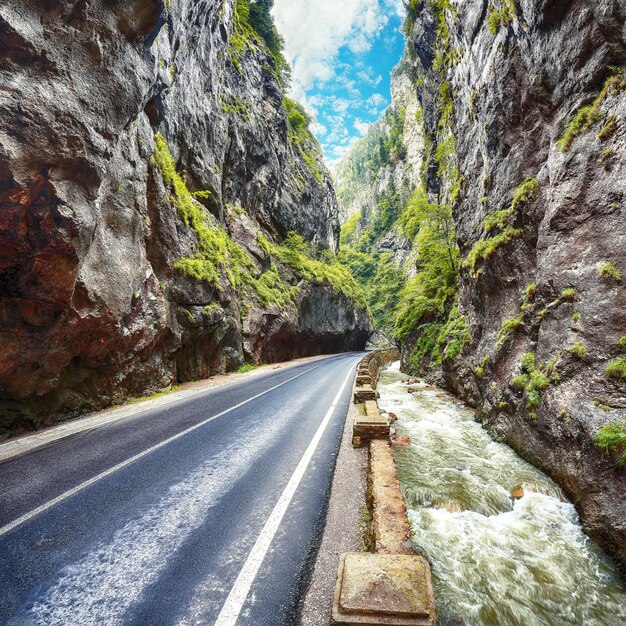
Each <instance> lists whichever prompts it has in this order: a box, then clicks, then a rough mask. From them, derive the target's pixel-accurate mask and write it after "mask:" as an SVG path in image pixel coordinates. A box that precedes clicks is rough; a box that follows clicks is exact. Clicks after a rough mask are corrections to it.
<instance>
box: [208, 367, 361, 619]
mask: <svg viewBox="0 0 626 626" xmlns="http://www.w3.org/2000/svg"><path fill="white" fill-rule="evenodd" d="M353 370H354V366H352V367H350V371H349V372H348V375H347V376H346V378H345V380H344V381H343V384H342V385H341V389H339V391H338V393H337V395H336V396H335V399H334V400H333V402H332V404H331V405H330V408H329V409H328V411H327V413H326V415H325V416H324V419H323V420H322V422H321V424H320V425H319V427H318V429H317V432H316V433H315V435H314V436H313V439H311V443H309V446H308V448H307V449H306V451H305V453H304V455H303V456H302V458H301V459H300V462H299V463H298V466H297V467H296V469H295V471H294V473H293V474H292V476H291V478H290V479H289V482H288V483H287V486H286V487H285V489H284V491H283V492H282V494H281V496H280V498H279V499H278V502H277V503H276V505H275V506H274V510H273V511H272V513H271V514H270V516H269V518H268V519H267V522H265V525H264V526H263V530H262V531H261V534H260V535H259V536H258V538H257V540H256V542H255V544H254V546H253V547H252V550H251V551H250V554H249V555H248V558H247V559H246V562H245V563H244V565H243V567H242V569H241V571H240V572H239V576H237V580H235V584H234V585H233V587H232V589H231V590H230V593H229V594H228V597H227V598H226V602H225V603H224V605H223V606H222V610H221V611H220V614H219V615H218V617H217V620H216V622H215V624H214V626H235V624H236V622H237V619H238V618H239V614H240V613H241V610H242V608H243V605H244V602H245V601H246V598H247V597H248V594H249V592H250V588H251V587H252V584H253V582H254V579H255V578H256V575H257V573H258V571H259V568H260V567H261V564H262V562H263V559H264V558H265V555H266V553H267V551H268V549H269V547H270V544H271V543H272V540H273V539H274V536H275V535H276V532H277V531H278V528H279V526H280V523H281V521H282V519H283V516H284V515H285V512H286V511H287V508H288V507H289V504H290V502H291V500H292V499H293V496H294V495H295V493H296V490H297V489H298V486H299V485H300V482H301V481H302V478H303V476H304V473H305V472H306V469H307V467H308V466H309V463H310V462H311V459H312V458H313V454H314V453H315V450H316V449H317V446H318V445H319V442H320V440H321V438H322V435H323V434H324V431H325V430H326V427H327V426H328V423H329V422H330V418H331V417H332V415H333V413H334V411H335V409H336V408H337V405H338V404H339V400H340V398H341V395H342V394H343V391H344V389H345V388H346V385H347V384H348V380H349V379H350V377H351V376H352V373H353Z"/></svg>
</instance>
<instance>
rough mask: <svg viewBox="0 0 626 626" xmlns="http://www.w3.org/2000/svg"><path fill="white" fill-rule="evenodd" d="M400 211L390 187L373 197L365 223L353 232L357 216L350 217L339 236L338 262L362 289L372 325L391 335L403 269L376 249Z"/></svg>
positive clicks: (357, 223) (394, 224)
mask: <svg viewBox="0 0 626 626" xmlns="http://www.w3.org/2000/svg"><path fill="white" fill-rule="evenodd" d="M401 211H402V201H401V199H400V195H399V193H398V192H397V190H396V189H395V186H394V185H393V184H390V185H389V186H388V187H387V189H386V190H385V191H383V192H382V193H380V194H378V195H377V197H376V198H375V207H374V210H373V211H372V214H371V216H370V217H369V221H368V223H367V224H361V230H360V232H359V235H358V237H357V235H356V230H357V228H358V227H359V224H360V221H359V220H360V219H361V218H360V216H359V215H358V214H357V215H353V216H352V218H351V219H350V220H348V222H347V223H346V224H345V225H344V228H343V229H342V233H341V243H342V245H341V249H340V252H339V255H338V257H337V258H338V260H339V262H340V263H342V264H344V265H346V266H347V267H348V268H349V269H350V271H351V272H352V274H353V275H354V277H355V278H356V280H357V281H358V282H359V283H360V284H361V285H362V286H363V289H364V291H365V295H366V298H367V301H368V303H369V305H370V312H371V314H372V318H373V321H374V326H375V327H376V328H378V329H381V330H383V331H384V332H386V333H387V334H389V335H391V334H392V333H393V330H394V325H395V316H396V309H397V307H398V302H399V297H400V291H401V289H402V287H403V285H404V281H405V275H404V270H403V268H402V267H400V266H399V265H398V264H397V263H396V262H395V261H394V259H393V256H392V255H391V254H389V253H386V252H383V251H379V250H378V249H377V245H376V243H377V241H378V240H379V239H380V238H381V237H383V236H384V235H386V234H387V233H389V232H391V231H392V230H393V229H394V228H396V225H397V223H398V220H399V216H400V214H401Z"/></svg>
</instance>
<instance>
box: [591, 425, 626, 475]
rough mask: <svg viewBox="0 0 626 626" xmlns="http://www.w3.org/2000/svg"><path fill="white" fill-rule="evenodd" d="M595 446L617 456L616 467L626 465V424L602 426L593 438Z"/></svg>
mask: <svg viewBox="0 0 626 626" xmlns="http://www.w3.org/2000/svg"><path fill="white" fill-rule="evenodd" d="M595 442H596V445H597V446H598V447H600V448H603V449H604V450H606V451H607V452H609V453H611V454H617V455H618V457H617V461H616V465H619V466H624V465H626V423H624V422H622V423H620V422H612V423H610V424H607V425H606V426H603V427H602V428H601V429H600V430H599V431H598V433H597V434H596V436H595Z"/></svg>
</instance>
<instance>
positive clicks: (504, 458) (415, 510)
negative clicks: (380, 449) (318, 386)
mask: <svg viewBox="0 0 626 626" xmlns="http://www.w3.org/2000/svg"><path fill="white" fill-rule="evenodd" d="M404 381H406V376H405V375H404V374H401V373H400V371H399V363H394V364H393V365H391V366H390V367H389V368H388V369H386V370H385V371H383V372H382V374H381V378H380V382H379V384H378V391H379V392H380V396H381V397H380V401H379V404H380V407H381V409H383V410H387V411H392V412H393V413H395V414H396V415H397V416H398V422H397V423H396V430H397V432H398V434H399V435H408V436H409V438H410V441H411V443H410V445H408V446H406V447H402V446H395V458H396V462H397V466H398V477H399V480H400V486H401V488H402V491H403V493H404V497H405V499H406V503H407V507H408V510H409V520H410V522H411V529H412V542H413V547H414V549H415V551H416V552H417V553H419V554H423V555H424V556H426V557H427V558H428V560H429V561H430V563H431V565H432V572H433V584H434V587H435V597H436V600H437V608H438V612H439V615H440V619H441V622H442V623H444V624H457V623H458V624H463V623H465V624H467V625H468V626H483V625H485V626H487V625H488V626H508V625H511V626H513V625H515V626H552V625H554V626H565V625H569V624H572V625H576V626H624V625H626V586H625V585H624V584H623V583H622V582H621V581H620V579H619V578H618V575H617V573H616V570H615V567H614V565H613V563H612V562H611V560H610V559H609V558H608V557H607V556H606V555H605V554H604V553H603V552H602V551H601V550H600V548H599V547H598V546H596V545H595V543H594V542H593V541H591V540H590V539H589V538H588V537H587V536H586V535H585V534H584V532H583V530H582V528H581V526H580V523H579V520H578V515H577V513H576V510H575V509H574V506H573V505H572V504H571V503H569V502H568V501H567V500H566V499H565V497H564V495H563V493H562V492H561V490H560V488H559V487H558V486H557V485H556V484H555V483H554V482H553V481H552V480H551V479H550V478H548V477H547V476H546V475H545V474H543V473H542V472H541V471H539V470H538V469H536V468H535V467H533V466H532V465H530V464H529V463H527V462H526V461H524V460H523V459H521V458H520V457H519V456H517V454H516V453H515V452H514V451H513V450H512V449H511V448H509V447H508V446H506V445H504V444H501V443H497V442H495V441H494V440H493V439H492V438H491V437H490V435H489V434H488V433H487V432H486V431H485V430H484V429H483V428H482V427H481V425H480V424H479V423H477V422H476V421H475V420H474V412H473V410H472V409H470V408H468V407H467V406H465V405H464V404H463V403H461V402H459V401H458V400H457V399H456V398H454V397H453V396H451V395H449V394H447V393H445V392H443V391H442V390H441V389H438V388H436V387H432V386H429V385H427V384H426V383H424V382H421V381H420V382H418V383H412V384H410V385H409V384H408V383H407V382H404ZM409 386H411V387H413V388H416V389H417V391H416V392H415V393H411V394H409V393H408V389H407V388H408V387H409ZM514 491H516V494H515V495H516V496H518V497H517V498H514V497H512V493H513V492H514ZM522 492H523V495H522ZM519 496H521V497H519Z"/></svg>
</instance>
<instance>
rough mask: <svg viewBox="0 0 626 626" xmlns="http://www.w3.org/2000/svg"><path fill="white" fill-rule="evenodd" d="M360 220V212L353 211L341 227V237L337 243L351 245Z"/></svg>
mask: <svg viewBox="0 0 626 626" xmlns="http://www.w3.org/2000/svg"><path fill="white" fill-rule="evenodd" d="M360 219H361V213H360V211H355V212H354V213H353V214H352V215H351V216H350V217H349V218H348V219H347V220H346V222H345V224H344V225H343V226H342V227H341V235H340V238H339V241H340V243H341V244H342V245H345V244H347V243H351V242H353V241H354V238H355V236H356V230H357V228H358V227H359V221H360Z"/></svg>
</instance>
